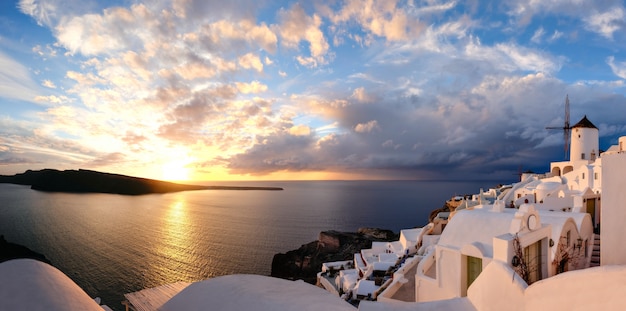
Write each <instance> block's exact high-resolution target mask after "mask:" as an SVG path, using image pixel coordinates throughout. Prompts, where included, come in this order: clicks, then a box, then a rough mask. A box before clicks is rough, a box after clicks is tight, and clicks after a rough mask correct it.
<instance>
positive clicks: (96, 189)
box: [0, 169, 283, 195]
mask: <svg viewBox="0 0 626 311" xmlns="http://www.w3.org/2000/svg"><path fill="white" fill-rule="evenodd" d="M0 183H11V184H18V185H29V186H31V189H33V190H39V191H50V192H70V193H111V194H122V195H142V194H151V193H169V192H178V191H191V190H283V189H282V188H279V187H237V186H200V185H186V184H178V183H173V182H166V181H161V180H155V179H148V178H140V177H132V176H126V175H120V174H111V173H103V172H98V171H92V170H84V169H79V170H64V171H60V170H55V169H43V170H37V171H33V170H27V171H26V172H24V173H21V174H15V175H10V176H7V175H0Z"/></svg>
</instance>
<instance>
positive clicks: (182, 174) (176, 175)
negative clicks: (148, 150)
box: [161, 162, 190, 181]
mask: <svg viewBox="0 0 626 311" xmlns="http://www.w3.org/2000/svg"><path fill="white" fill-rule="evenodd" d="M189 175H190V170H189V168H187V167H186V165H185V164H184V163H180V162H169V163H165V164H163V168H162V172H161V176H162V179H164V180H168V181H184V180H189Z"/></svg>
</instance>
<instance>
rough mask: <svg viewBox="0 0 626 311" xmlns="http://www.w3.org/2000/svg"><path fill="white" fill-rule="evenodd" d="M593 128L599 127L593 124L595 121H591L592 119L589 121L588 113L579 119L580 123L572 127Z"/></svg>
mask: <svg viewBox="0 0 626 311" xmlns="http://www.w3.org/2000/svg"><path fill="white" fill-rule="evenodd" d="M580 127H583V128H592V129H596V130H597V129H598V128H597V127H596V126H595V125H593V123H591V121H589V119H587V115H585V116H584V117H583V118H582V119H581V120H580V121H578V123H576V124H575V125H574V126H572V128H580Z"/></svg>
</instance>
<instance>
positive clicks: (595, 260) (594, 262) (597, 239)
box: [589, 234, 600, 267]
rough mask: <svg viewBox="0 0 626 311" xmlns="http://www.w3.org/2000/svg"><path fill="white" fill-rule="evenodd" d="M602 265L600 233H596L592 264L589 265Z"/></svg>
mask: <svg viewBox="0 0 626 311" xmlns="http://www.w3.org/2000/svg"><path fill="white" fill-rule="evenodd" d="M599 265H600V235H599V234H594V239H593V251H592V252H591V264H590V265H589V267H597V266H599Z"/></svg>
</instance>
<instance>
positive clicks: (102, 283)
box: [0, 181, 497, 310]
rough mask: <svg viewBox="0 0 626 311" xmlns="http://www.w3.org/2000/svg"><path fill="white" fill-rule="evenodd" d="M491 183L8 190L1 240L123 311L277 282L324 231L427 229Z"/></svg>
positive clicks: (1, 195)
mask: <svg viewBox="0 0 626 311" xmlns="http://www.w3.org/2000/svg"><path fill="white" fill-rule="evenodd" d="M496 184H497V183H496V182H489V181H284V182H283V181H271V182H219V183H217V182H216V183H211V185H223V186H267V187H282V188H284V190H282V191H259V190H245V191H243V190H201V191H184V192H176V193H168V194H150V195H139V196H125V195H114V194H72V193H53V192H40V191H35V190H31V189H30V188H29V187H28V186H20V185H12V184H0V234H1V235H4V236H5V238H6V239H7V240H8V241H10V242H13V243H18V244H22V245H25V246H27V247H29V248H30V249H32V250H34V251H36V252H39V253H42V254H44V255H45V256H46V257H47V258H48V259H49V260H50V261H51V262H52V264H53V265H54V266H55V267H57V268H58V269H60V270H61V271H63V272H64V273H65V274H66V275H67V276H69V277H70V278H71V279H72V280H73V281H74V282H75V283H76V284H78V285H79V286H80V287H81V288H82V289H83V290H85V291H86V292H87V294H89V295H90V296H91V297H100V298H101V299H102V303H104V304H106V305H108V306H109V307H111V308H113V309H114V310H124V307H123V306H122V304H121V302H122V301H123V300H124V296H123V295H124V294H125V293H130V292H134V291H138V290H141V289H144V288H149V287H155V286H160V285H163V284H168V283H173V282H178V281H185V282H195V281H200V280H205V279H208V278H213V277H217V276H221V275H228V274H260V275H269V274H270V271H271V263H272V258H273V256H274V254H276V253H284V252H287V251H289V250H293V249H297V248H298V247H300V246H301V245H303V244H306V243H309V242H311V241H315V240H317V237H318V235H319V233H320V232H321V231H325V230H339V231H356V230H357V229H358V228H360V227H376V228H383V229H390V230H393V231H395V232H399V231H400V230H401V229H407V228H415V227H422V226H424V225H426V224H427V222H428V215H429V214H430V212H431V211H432V210H433V209H436V208H440V207H442V206H443V204H444V202H445V201H446V200H447V199H449V198H450V197H452V196H454V195H463V194H474V193H478V191H479V190H480V188H484V189H485V190H486V189H487V188H490V187H494V186H495V185H496Z"/></svg>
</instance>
